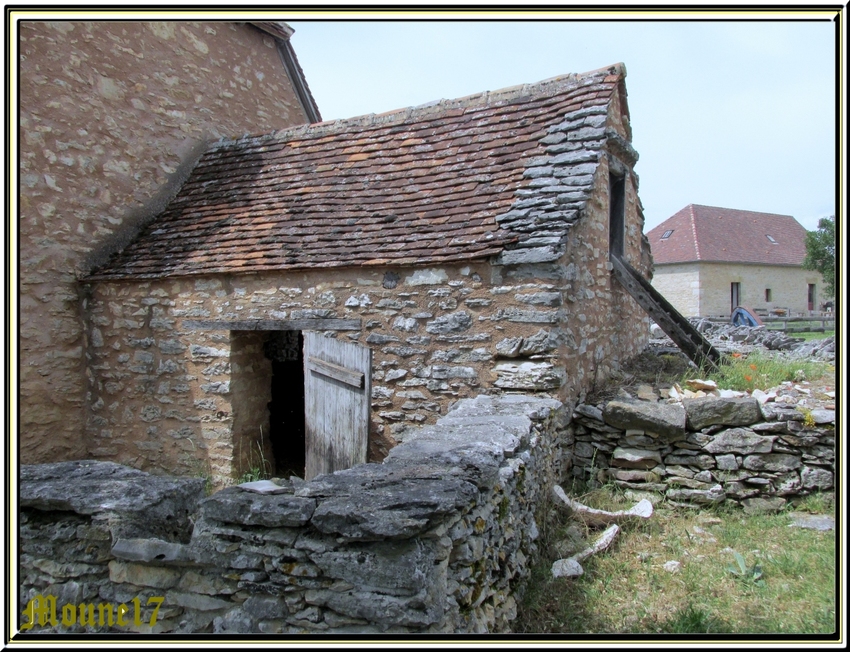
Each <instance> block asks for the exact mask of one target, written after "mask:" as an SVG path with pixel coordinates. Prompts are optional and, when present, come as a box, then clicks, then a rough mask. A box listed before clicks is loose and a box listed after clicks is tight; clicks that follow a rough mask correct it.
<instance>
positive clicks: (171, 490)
mask: <svg viewBox="0 0 850 652" xmlns="http://www.w3.org/2000/svg"><path fill="white" fill-rule="evenodd" d="M20 480H21V501H20V505H21V507H31V508H35V509H40V510H44V511H70V512H76V513H77V514H86V515H96V517H97V518H98V519H102V520H104V521H105V522H107V523H109V529H110V531H111V532H112V538H113V540H117V539H119V538H125V539H133V538H151V537H153V538H159V539H162V540H164V541H172V542H175V541H177V542H180V541H183V542H185V541H186V540H188V537H189V534H190V533H191V522H190V520H189V516H190V515H191V514H192V513H193V512H194V511H195V509H196V507H197V505H198V502H199V501H200V500H201V499H202V498H203V497H204V485H205V481H204V480H203V479H201V478H174V477H166V476H155V475H150V474H149V473H145V472H143V471H139V470H138V469H132V468H130V467H127V466H122V465H120V464H115V463H113V462H97V461H92V460H83V461H75V462H56V463H51V464H35V465H25V466H22V467H21V473H20Z"/></svg>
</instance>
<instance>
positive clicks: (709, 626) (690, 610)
mask: <svg viewBox="0 0 850 652" xmlns="http://www.w3.org/2000/svg"><path fill="white" fill-rule="evenodd" d="M661 631H662V632H663V633H665V634H710V633H712V632H719V631H722V630H721V629H719V621H718V620H717V619H716V618H715V617H714V616H712V615H711V613H709V612H708V611H706V610H705V609H702V608H700V607H695V606H694V605H693V604H690V603H688V606H687V607H685V608H684V609H679V610H678V611H677V612H676V613H675V614H673V616H671V617H670V618H668V619H667V620H666V621H664V623H662V625H661Z"/></svg>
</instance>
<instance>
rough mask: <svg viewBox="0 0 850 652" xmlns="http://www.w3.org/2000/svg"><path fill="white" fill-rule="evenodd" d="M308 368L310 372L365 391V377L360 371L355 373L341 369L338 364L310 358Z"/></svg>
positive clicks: (344, 368)
mask: <svg viewBox="0 0 850 652" xmlns="http://www.w3.org/2000/svg"><path fill="white" fill-rule="evenodd" d="M307 368H308V369H309V370H310V371H315V372H316V373H317V374H322V375H323V376H328V377H329V378H334V379H336V380H339V381H342V382H344V383H345V384H347V385H353V386H354V387H357V388H358V389H363V380H364V375H363V374H362V373H360V372H359V371H353V370H352V369H347V368H346V367H341V366H340V365H338V364H333V363H332V362H327V361H325V360H322V359H321V358H315V357H313V356H309V357H308V358H307Z"/></svg>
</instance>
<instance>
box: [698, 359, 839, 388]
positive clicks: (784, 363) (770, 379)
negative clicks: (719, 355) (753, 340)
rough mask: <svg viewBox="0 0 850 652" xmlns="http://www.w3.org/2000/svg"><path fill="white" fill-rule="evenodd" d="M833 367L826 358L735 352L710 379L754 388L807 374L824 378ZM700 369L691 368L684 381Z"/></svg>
mask: <svg viewBox="0 0 850 652" xmlns="http://www.w3.org/2000/svg"><path fill="white" fill-rule="evenodd" d="M830 371H831V367H830V365H828V364H826V363H822V362H800V361H799V360H788V359H784V358H781V357H779V356H769V355H766V354H763V353H758V352H754V353H750V354H749V355H744V354H732V355H731V356H729V357H727V358H725V360H724V363H723V364H721V365H720V367H719V368H718V369H717V370H716V371H714V372H712V373H710V374H709V379H711V380H714V381H716V382H717V384H718V386H719V387H722V388H723V389H733V390H738V391H752V390H753V389H755V388H760V389H766V388H768V387H775V386H776V385H779V384H780V383H783V382H785V381H795V379H797V378H799V377H800V375H801V374H802V377H804V378H821V377H823V376H825V375H828V374H829V373H830ZM698 373H699V372H698V371H696V370H691V371H689V372H687V373H686V374H685V375H684V376H683V378H682V382H684V381H685V380H688V379H690V378H694V377H696V375H697V374H698Z"/></svg>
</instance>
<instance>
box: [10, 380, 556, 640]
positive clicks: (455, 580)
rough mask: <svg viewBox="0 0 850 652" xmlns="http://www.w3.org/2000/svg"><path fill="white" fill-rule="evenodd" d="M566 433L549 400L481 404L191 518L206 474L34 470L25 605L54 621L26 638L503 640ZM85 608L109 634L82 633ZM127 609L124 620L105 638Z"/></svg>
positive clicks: (95, 466) (211, 505)
mask: <svg viewBox="0 0 850 652" xmlns="http://www.w3.org/2000/svg"><path fill="white" fill-rule="evenodd" d="M564 422H565V411H564V409H563V407H562V405H561V404H560V403H559V402H558V401H555V400H553V399H542V398H534V397H529V396H522V395H506V396H503V397H493V398H491V397H485V396H480V397H478V398H476V399H473V400H464V401H460V402H459V403H457V404H456V405H455V406H454V408H453V409H452V410H451V412H450V413H449V414H448V415H447V416H446V417H444V418H442V419H440V421H439V422H438V423H437V424H436V425H435V426H428V427H424V428H422V429H420V430H418V432H417V433H416V435H415V436H411V437H410V438H409V439H408V441H406V442H405V443H403V444H402V445H400V446H397V447H396V448H394V449H393V450H392V451H391V453H390V454H389V456H388V457H387V459H386V460H385V461H384V462H383V463H382V464H364V465H360V466H357V467H354V468H352V469H349V470H346V471H341V472H337V473H335V474H331V475H323V476H319V477H317V478H316V479H315V480H313V481H311V482H304V481H298V479H297V478H294V479H292V480H290V481H283V482H282V483H281V484H280V485H279V486H277V487H275V488H274V491H276V492H279V493H271V494H264V493H257V492H254V491H248V490H245V489H243V488H241V487H230V488H228V489H224V490H222V491H219V492H217V493H215V494H213V495H211V496H210V497H209V498H206V499H203V500H202V501H201V503H200V508H199V510H198V511H197V513H194V514H193V513H192V508H193V507H194V505H195V504H196V503H197V501H198V500H199V499H201V498H202V488H201V485H202V481H200V480H180V479H174V478H157V477H155V476H148V475H147V474H145V473H143V472H140V471H137V470H134V469H129V468H127V467H123V466H119V465H115V464H111V463H104V462H66V463H60V464H48V465H39V466H34V467H24V469H23V472H22V484H21V508H22V509H21V569H22V581H21V594H20V608H21V610H22V611H26V610H27V605H28V603H29V601H30V600H32V599H33V598H35V597H36V596H37V595H42V596H56V598H57V600H56V603H57V605H56V606H57V620H58V622H57V625H56V626H55V627H53V626H50V623H49V622H48V623H47V625H46V626H45V627H36V628H35V629H33V630H32V631H140V632H173V633H189V632H216V633H229V632H231V633H244V632H261V633H313V634H315V633H322V634H347V633H381V632H399V633H404V632H429V633H431V632H447V633H452V632H458V633H463V632H475V633H485V632H502V631H508V629H509V625H510V621H511V620H512V619H513V618H514V617H515V615H516V611H515V609H516V599H517V597H518V593H520V592H521V590H522V587H523V585H524V582H525V579H526V577H527V571H528V567H529V564H530V563H531V560H532V559H533V557H534V554H535V548H536V544H535V539H536V538H537V536H538V532H537V524H536V520H535V518H536V514H535V512H536V511H537V510H538V509H540V508H541V506H542V505H543V504H545V502H546V499H547V497H548V493H549V491H550V490H551V487H552V484H553V483H554V482H558V481H559V480H560V478H561V477H563V475H564V472H565V471H566V470H567V469H568V468H569V458H564V457H562V452H563V451H564V450H567V449H568V448H569V447H570V446H571V444H572V441H570V440H569V439H565V438H564V437H565V436H566V430H565V428H564V425H565V423H564ZM190 516H191V519H192V521H193V522H194V528H192V527H191V526H190V525H189V520H188V518H189V517H190ZM146 528H147V529H146ZM151 598H152V599H151ZM159 598H162V600H161V601H160V602H161V604H160V606H159V610H158V611H157V620H156V622H155V623H154V624H153V626H151V624H150V623H151V617H152V615H153V609H154V607H156V605H157V601H158V600H159ZM134 599H138V602H137V603H134ZM137 604H138V605H141V609H142V615H141V617H139V618H138V621H139V622H138V623H136V622H135V621H134V620H133V618H134V616H135V615H136V614H135V612H134V611H133V609H134V608H135V606H136V605H137ZM65 605H71V606H70V607H68V608H67V609H65V610H64V611H63V607H64V606H65ZM88 605H93V606H92V607H91V610H92V611H93V613H94V614H95V615H97V613H98V611H97V610H98V609H102V611H103V612H104V615H103V623H104V624H101V621H100V620H96V619H95V618H94V617H92V618H91V620H87V621H86V622H87V625H86V626H85V627H81V626H80V625H79V618H78V615H79V612H80V610H82V611H83V613H85V614H88V613H89V606H88ZM105 605H108V607H107V606H105ZM119 605H126V606H127V607H126V608H127V609H128V610H130V611H129V615H127V614H125V613H124V612H122V615H124V622H126V623H127V625H125V626H119V625H117V624H114V625H113V626H111V627H110V626H109V624H108V619H107V616H106V614H107V612H109V613H116V614H117V611H118V609H119ZM36 606H37V605H36ZM63 613H65V614H66V620H65V622H66V623H70V621H71V614H72V613H75V614H77V616H75V617H76V618H77V622H76V624H75V625H68V626H63V624H62V622H61V618H62V614H63ZM48 614H49V610H48ZM87 618H88V616H87ZM26 621H27V619H26V618H25V619H24V621H23V622H26ZM91 621H94V624H93V625H91V624H89V623H90V622H91Z"/></svg>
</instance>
